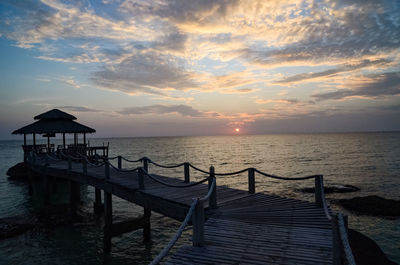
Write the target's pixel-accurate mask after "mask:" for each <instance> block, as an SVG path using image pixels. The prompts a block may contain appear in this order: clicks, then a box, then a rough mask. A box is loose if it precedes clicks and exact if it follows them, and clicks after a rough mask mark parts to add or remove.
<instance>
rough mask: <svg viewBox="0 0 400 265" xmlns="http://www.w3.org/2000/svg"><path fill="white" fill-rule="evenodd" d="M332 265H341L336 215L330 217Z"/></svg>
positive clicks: (340, 245) (340, 248) (340, 246)
mask: <svg viewBox="0 0 400 265" xmlns="http://www.w3.org/2000/svg"><path fill="white" fill-rule="evenodd" d="M332 240H333V242H332V243H333V255H332V259H333V260H332V263H333V265H342V261H341V259H342V254H343V253H342V243H341V240H340V231H339V220H338V216H337V214H333V215H332Z"/></svg>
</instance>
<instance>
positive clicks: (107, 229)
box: [103, 192, 112, 253]
mask: <svg viewBox="0 0 400 265" xmlns="http://www.w3.org/2000/svg"><path fill="white" fill-rule="evenodd" d="M111 237H112V195H111V193H108V192H104V228H103V251H104V252H105V253H109V252H110V251H111Z"/></svg>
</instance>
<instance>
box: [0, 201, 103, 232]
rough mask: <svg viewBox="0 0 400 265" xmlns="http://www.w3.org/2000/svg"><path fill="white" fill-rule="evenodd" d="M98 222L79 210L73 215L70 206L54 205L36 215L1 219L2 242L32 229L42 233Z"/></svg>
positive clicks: (91, 215) (93, 217) (92, 216)
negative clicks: (43, 231) (63, 226)
mask: <svg viewBox="0 0 400 265" xmlns="http://www.w3.org/2000/svg"><path fill="white" fill-rule="evenodd" d="M97 221H98V219H97V217H95V216H94V215H93V214H89V213H85V212H83V211H81V210H80V209H79V208H78V209H77V211H76V212H75V213H74V214H73V213H71V209H70V207H69V206H68V205H52V206H48V207H46V208H43V209H41V210H40V211H39V212H36V213H35V214H34V215H31V214H29V215H19V216H13V217H7V218H0V240H2V239H6V238H10V237H14V236H18V235H20V234H23V233H25V232H27V231H28V230H32V229H33V230H36V231H40V230H42V229H52V228H55V227H57V226H61V225H75V224H78V225H79V226H87V225H96V223H97Z"/></svg>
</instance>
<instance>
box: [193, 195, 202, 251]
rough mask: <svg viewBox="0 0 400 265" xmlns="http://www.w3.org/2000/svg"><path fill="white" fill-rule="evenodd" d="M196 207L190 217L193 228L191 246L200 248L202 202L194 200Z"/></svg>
mask: <svg viewBox="0 0 400 265" xmlns="http://www.w3.org/2000/svg"><path fill="white" fill-rule="evenodd" d="M196 200H197V203H196V207H195V208H194V212H193V216H192V224H193V225H192V227H193V241H192V242H193V246H194V247H201V246H203V245H204V206H203V201H201V200H199V199H196Z"/></svg>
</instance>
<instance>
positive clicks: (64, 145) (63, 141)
mask: <svg viewBox="0 0 400 265" xmlns="http://www.w3.org/2000/svg"><path fill="white" fill-rule="evenodd" d="M63 148H64V149H65V133H63Z"/></svg>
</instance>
